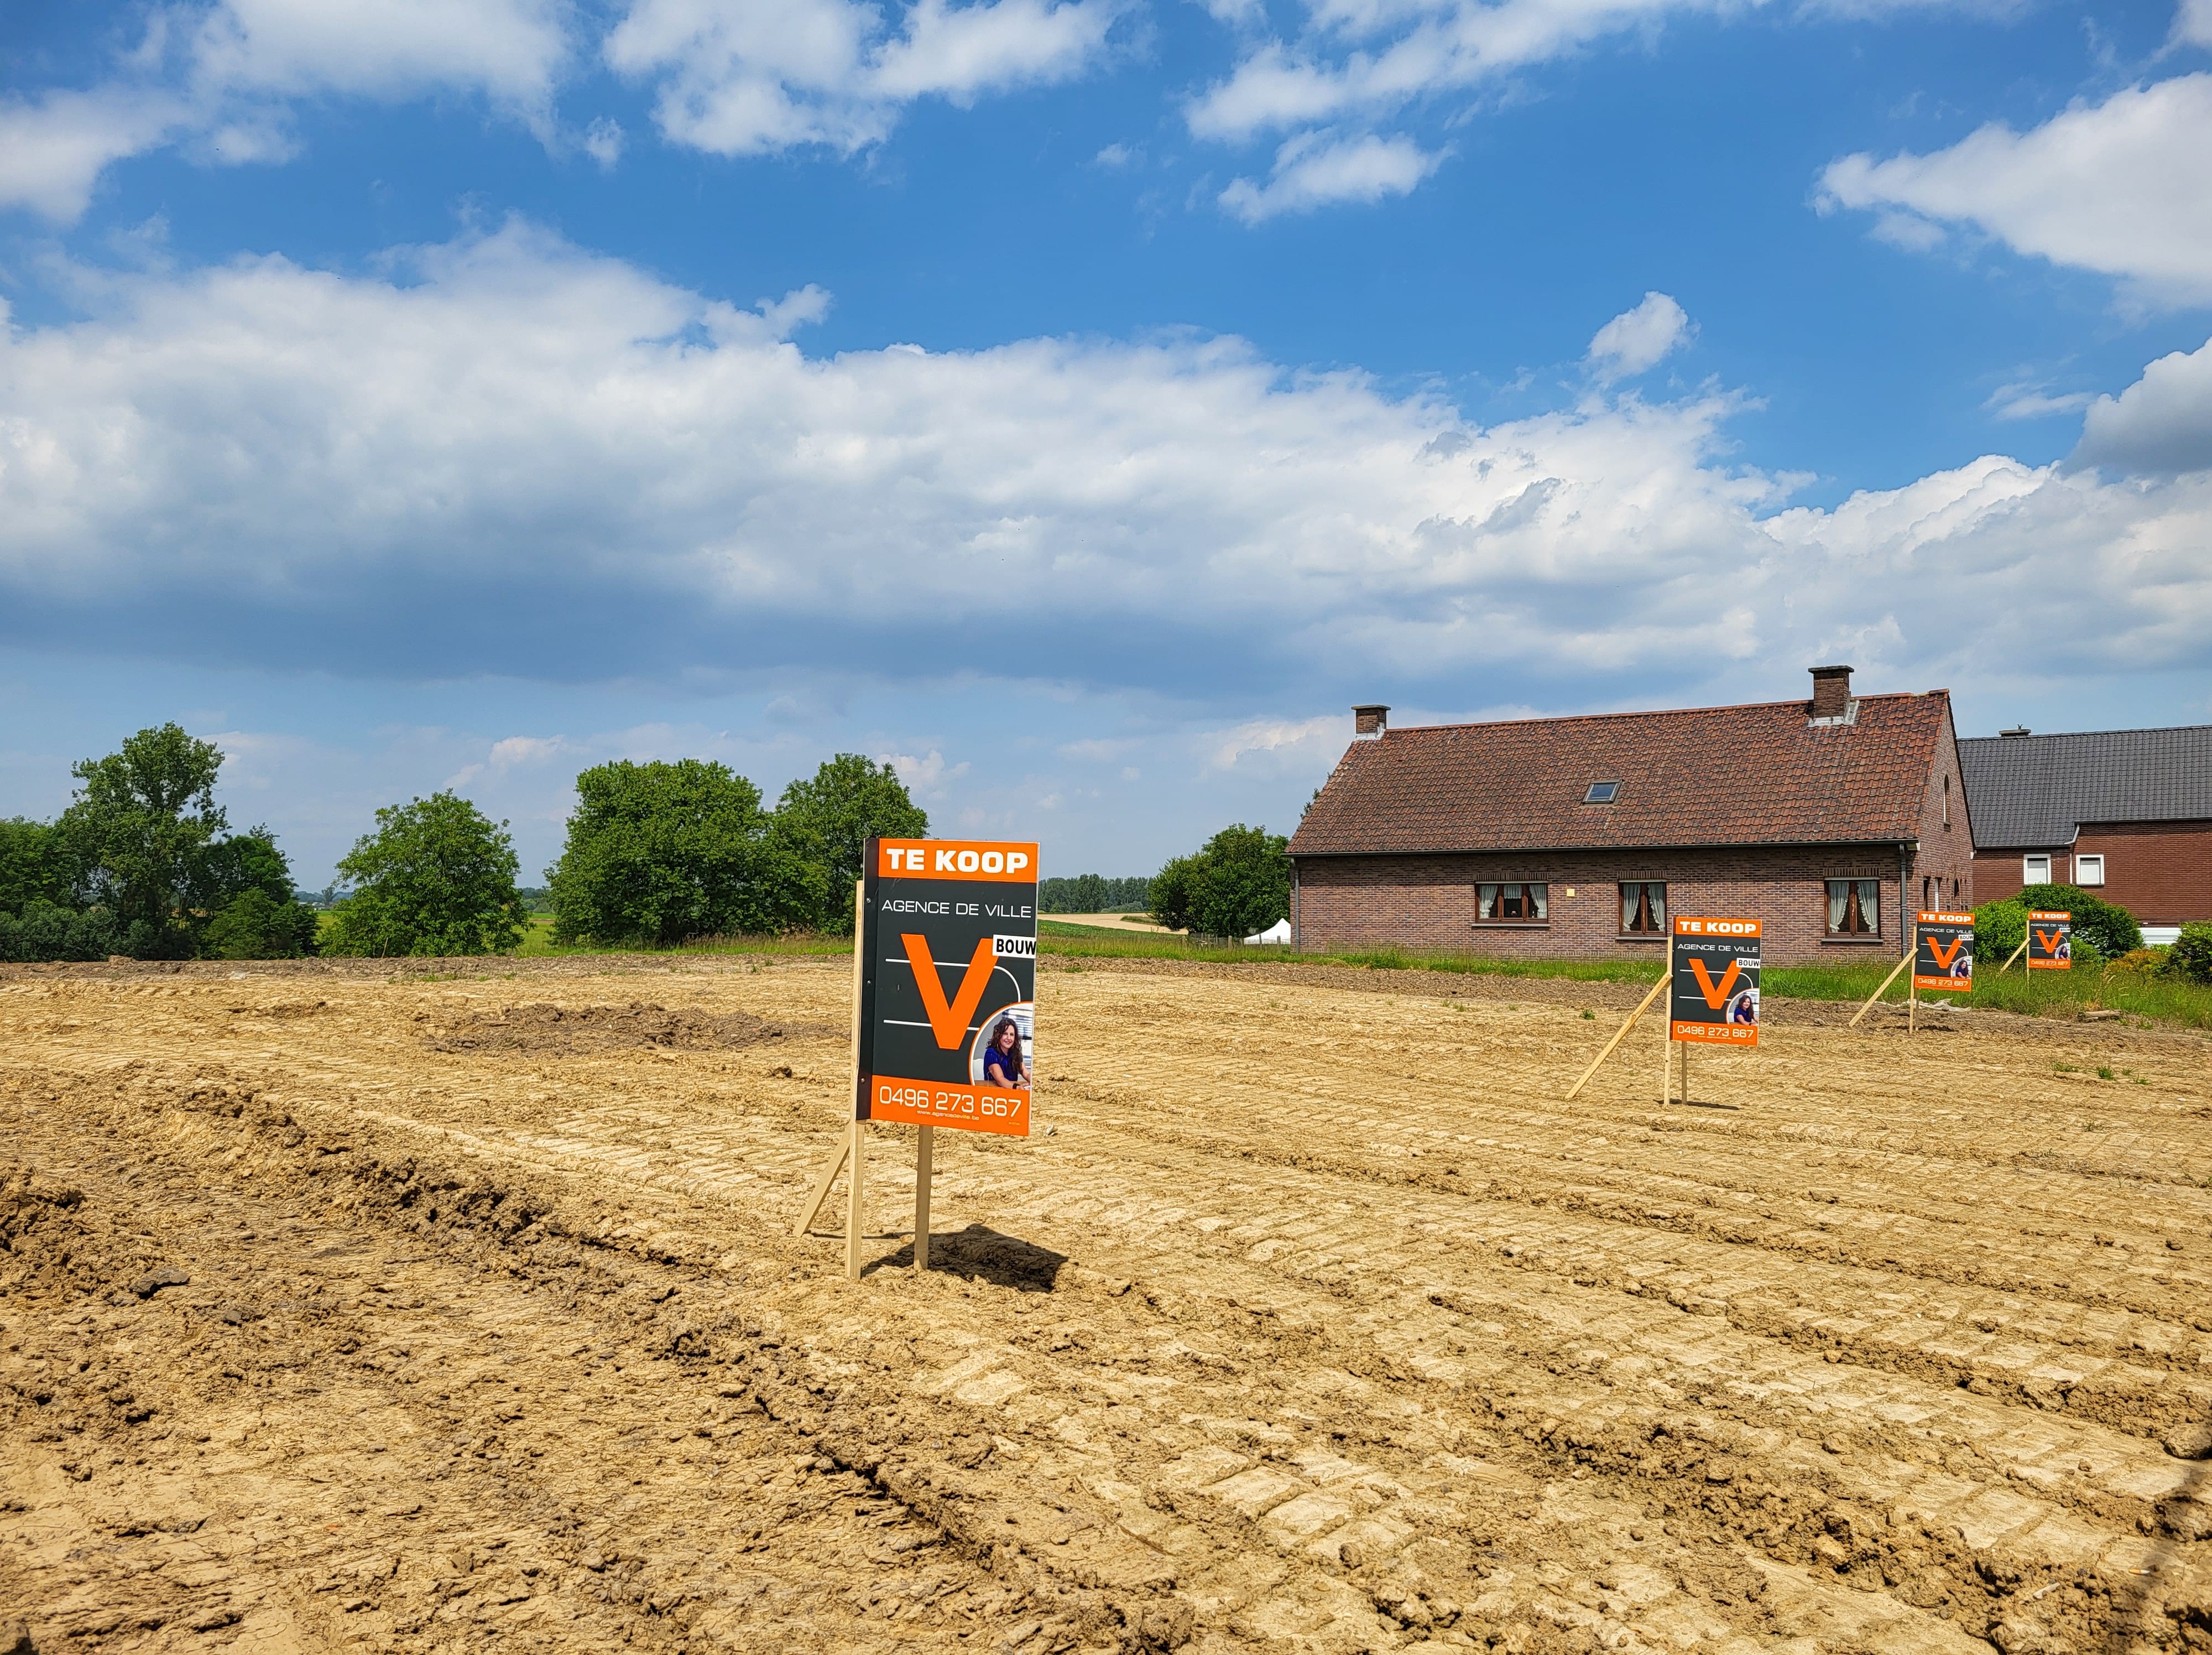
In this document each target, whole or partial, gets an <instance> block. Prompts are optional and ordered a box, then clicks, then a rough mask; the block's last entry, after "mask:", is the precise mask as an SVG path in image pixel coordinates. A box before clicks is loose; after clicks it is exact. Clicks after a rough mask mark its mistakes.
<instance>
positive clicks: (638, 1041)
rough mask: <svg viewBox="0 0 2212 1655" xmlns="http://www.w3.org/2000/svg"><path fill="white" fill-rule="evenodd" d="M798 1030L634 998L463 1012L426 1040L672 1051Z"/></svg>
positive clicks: (498, 1046) (563, 1050)
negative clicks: (469, 1015) (487, 1014)
mask: <svg viewBox="0 0 2212 1655" xmlns="http://www.w3.org/2000/svg"><path fill="white" fill-rule="evenodd" d="M822 1032H823V1031H822V1030H820V1029H817V1028H813V1027H811V1026H810V1027H807V1028H804V1029H799V1030H794V1029H793V1028H791V1027H789V1026H787V1025H782V1024H778V1023H770V1022H768V1021H766V1020H765V1019H762V1018H757V1017H751V1016H748V1015H747V1014H746V1013H744V1012H720V1013H714V1012H696V1011H688V1010H683V1009H678V1010H676V1011H671V1010H669V1009H668V1007H665V1006H659V1005H655V1004H653V1003H652V1002H651V1001H642V1000H633V1001H630V1003H629V1005H627V1006H549V1005H544V1004H539V1003H532V1004H530V1005H526V1006H508V1007H505V1008H503V1009H502V1010H501V1011H500V1012H498V1013H495V1015H493V1016H490V1017H475V1018H469V1019H464V1020H463V1021H461V1022H459V1023H457V1024H455V1025H453V1026H452V1027H451V1028H448V1029H446V1030H444V1031H441V1032H440V1033H437V1034H435V1035H432V1036H431V1037H429V1039H428V1041H426V1042H425V1043H424V1044H427V1045H428V1047H429V1049H430V1050H432V1051H456V1052H458V1051H469V1052H518V1053H520V1052H527V1053H531V1054H533V1055H551V1056H560V1055H563V1054H572V1053H580V1052H600V1051H617V1050H623V1049H624V1048H630V1047H638V1046H660V1047H664V1048H666V1049H667V1050H671V1051H734V1050H740V1049H742V1048H744V1047H746V1046H758V1045H763V1044H766V1043H768V1042H769V1041H772V1040H783V1039H787V1038H788V1037H791V1036H792V1035H793V1034H794V1033H798V1034H799V1035H802V1036H805V1035H818V1034H820V1033H822Z"/></svg>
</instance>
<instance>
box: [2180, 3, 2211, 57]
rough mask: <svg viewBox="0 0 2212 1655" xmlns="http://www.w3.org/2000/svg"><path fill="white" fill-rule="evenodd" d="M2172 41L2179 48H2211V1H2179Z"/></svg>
mask: <svg viewBox="0 0 2212 1655" xmlns="http://www.w3.org/2000/svg"><path fill="white" fill-rule="evenodd" d="M2173 39H2174V42H2175V44H2177V45H2180V46H2212V0H2181V9H2180V10H2179V11H2178V12H2176V13H2175V14H2174V16H2173Z"/></svg>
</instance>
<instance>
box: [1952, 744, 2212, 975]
mask: <svg viewBox="0 0 2212 1655" xmlns="http://www.w3.org/2000/svg"><path fill="white" fill-rule="evenodd" d="M1959 760H1960V764H1962V765H1963V766H1964V767H1965V774H1966V791H1967V793H1968V794H1969V795H1970V796H1971V797H1972V800H1973V801H1974V879H1975V884H1976V887H1977V888H1978V890H1979V891H1981V893H1982V900H1983V901H1984V902H1990V901H1993V900H1996V899H1997V898H2001V897H2010V896H2015V895H2017V894H2018V893H2019V891H2020V889H2021V886H2022V885H2040V884H2042V883H2043V882H2045V880H2049V881H2051V882H2052V883H2054V884H2057V885H2080V886H2081V887H2082V888H2083V889H2084V890H2087V891H2096V893H2097V894H2098V895H2099V896H2100V897H2104V899H2105V900H2106V901H2107V902H2111V903H2117V904H2119V905H2120V906H2121V907H2122V908H2124V909H2126V910H2128V911H2129V912H2130V913H2131V914H2133V915H2134V916H2136V919H2138V920H2139V921H2141V922H2142V928H2143V937H2144V940H2146V941H2151V942H2171V941H2172V940H2173V938H2174V934H2175V933H2176V932H2178V931H2179V929H2180V928H2181V927H2182V926H2184V925H2185V924H2187V923H2189V922H2191V921H2192V920H2212V725H2207V724H2196V725H2189V726H2185V727H2181V728H2178V729H2166V730H2091V731H2087V732H2084V733H2081V734H2078V735H2034V734H2031V733H2029V732H2028V731H2027V730H2007V731H2005V732H2004V733H2002V735H1995V736H1984V737H1981V738H1978V739H1974V740H1971V741H1961V742H1960V744H1959Z"/></svg>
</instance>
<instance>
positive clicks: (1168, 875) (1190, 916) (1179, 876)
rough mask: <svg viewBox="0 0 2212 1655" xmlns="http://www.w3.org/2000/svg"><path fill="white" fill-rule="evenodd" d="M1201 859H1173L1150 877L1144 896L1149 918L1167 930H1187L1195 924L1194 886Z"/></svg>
mask: <svg viewBox="0 0 2212 1655" xmlns="http://www.w3.org/2000/svg"><path fill="white" fill-rule="evenodd" d="M1204 862H1205V858H1204V856H1203V855H1198V856H1177V857H1176V858H1174V859H1173V860H1172V861H1169V862H1168V863H1167V864H1166V865H1165V866H1164V867H1162V868H1161V869H1160V871H1159V872H1158V873H1155V874H1153V875H1152V886H1151V889H1150V890H1149V891H1147V892H1146V896H1147V897H1148V899H1149V900H1150V902H1151V904H1152V918H1153V919H1154V920H1155V921H1157V922H1158V923H1160V924H1162V925H1164V926H1166V927H1167V928H1168V929H1169V930H1170V931H1188V930H1189V929H1190V928H1192V927H1193V926H1194V925H1195V924H1196V923H1197V919H1196V909H1197V903H1198V885H1199V879H1200V874H1201V873H1202V872H1203V870H1204Z"/></svg>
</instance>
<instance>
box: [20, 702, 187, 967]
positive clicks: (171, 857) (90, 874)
mask: <svg viewBox="0 0 2212 1655" xmlns="http://www.w3.org/2000/svg"><path fill="white" fill-rule="evenodd" d="M221 769H222V751H221V750H220V749H218V748H217V747H216V745H215V743H213V742H212V741H200V740H197V739H194V738H193V737H191V736H189V735H187V734H185V732H184V731H183V729H182V728H180V727H179V726H177V725H174V724H164V725H162V726H161V727H159V728H158V729H146V730H141V731H139V732H138V733H137V734H136V735H134V736H130V737H128V738H126V739H125V741H124V743H123V750H122V751H120V752H114V753H110V754H108V755H107V757H106V758H88V759H86V760H85V761H84V762H83V763H82V764H78V765H76V767H75V769H74V770H71V772H70V774H71V775H73V776H76V779H77V782H78V787H77V790H76V799H75V800H73V801H72V802H71V803H70V807H69V808H68V809H67V810H66V811H64V812H63V813H62V818H61V820H60V822H59V823H58V824H57V825H58V828H59V830H60V831H61V833H62V836H63V837H64V840H65V841H66V842H67V843H68V846H69V853H70V855H71V856H72V858H73V859H74V860H75V861H76V864H77V865H78V867H81V868H82V874H81V876H80V882H81V888H82V891H83V894H84V895H85V896H87V897H89V898H90V900H91V905H93V906H95V907H101V908H105V909H106V910H108V911H109V912H110V913H112V914H113V915H114V916H115V919H116V922H117V923H118V925H119V926H120V927H121V928H122V930H123V934H124V936H125V940H126V943H127V946H128V947H129V950H130V952H131V953H134V954H136V955H137V956H138V957H139V958H142V959H147V958H152V959H175V958H188V957H189V956H191V954H192V953H193V952H196V944H197V935H196V926H195V923H194V916H193V914H192V911H191V910H192V907H193V903H194V899H195V897H197V896H199V895H200V894H201V893H200V891H199V890H198V889H197V886H198V885H200V883H201V880H202V876H203V872H204V867H203V865H204V859H205V855H206V853H207V849H208V847H209V846H210V845H211V844H212V843H215V840H216V836H217V835H219V834H221V833H222V831H223V830H224V828H225V827H227V826H228V818H226V817H225V816H224V815H223V812H222V810H221V809H220V808H219V807H218V806H216V802H215V780H216V772H217V771H218V770H221Z"/></svg>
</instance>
